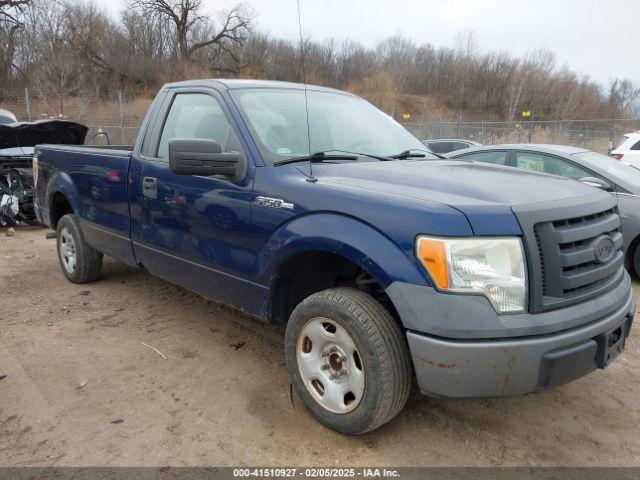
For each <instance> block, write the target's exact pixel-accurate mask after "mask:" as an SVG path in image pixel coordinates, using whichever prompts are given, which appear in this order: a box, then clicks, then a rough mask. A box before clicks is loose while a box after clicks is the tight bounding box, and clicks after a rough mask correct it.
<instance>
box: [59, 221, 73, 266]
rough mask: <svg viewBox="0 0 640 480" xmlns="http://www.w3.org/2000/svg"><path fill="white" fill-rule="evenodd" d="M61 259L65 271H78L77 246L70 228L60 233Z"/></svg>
mask: <svg viewBox="0 0 640 480" xmlns="http://www.w3.org/2000/svg"><path fill="white" fill-rule="evenodd" d="M59 245H60V246H59V248H60V258H61V259H62V265H63V266H64V269H65V270H66V271H67V272H69V273H73V272H74V271H75V269H76V244H75V242H74V241H73V236H72V235H71V232H70V231H69V229H68V228H63V229H62V231H61V232H60V243H59Z"/></svg>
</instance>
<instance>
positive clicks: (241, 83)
mask: <svg viewBox="0 0 640 480" xmlns="http://www.w3.org/2000/svg"><path fill="white" fill-rule="evenodd" d="M202 86H207V87H212V88H215V89H216V90H238V89H246V88H247V89H248V88H279V89H287V90H304V89H305V88H306V89H308V90H313V91H321V92H331V93H338V94H340V95H352V94H351V93H349V92H345V91H342V90H337V89H335V88H328V87H322V86H320V85H310V84H307V85H306V87H305V85H304V84H302V83H294V82H280V81H276V80H253V79H236V78H205V79H200V80H186V81H182V82H174V83H167V84H166V85H165V86H164V87H163V88H169V89H173V88H183V87H202Z"/></svg>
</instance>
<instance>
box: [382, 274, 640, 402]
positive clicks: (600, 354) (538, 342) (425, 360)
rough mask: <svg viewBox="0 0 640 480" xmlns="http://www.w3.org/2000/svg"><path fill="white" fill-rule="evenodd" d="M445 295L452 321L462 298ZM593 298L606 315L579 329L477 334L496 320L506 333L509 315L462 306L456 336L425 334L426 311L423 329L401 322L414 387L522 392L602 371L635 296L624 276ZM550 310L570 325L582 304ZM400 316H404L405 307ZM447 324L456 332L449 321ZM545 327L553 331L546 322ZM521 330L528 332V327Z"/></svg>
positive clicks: (453, 394) (430, 391)
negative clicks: (493, 335) (472, 331)
mask: <svg viewBox="0 0 640 480" xmlns="http://www.w3.org/2000/svg"><path fill="white" fill-rule="evenodd" d="M625 275H626V274H625ZM425 288H427V287H422V289H425ZM396 294H397V291H396V292H395V293H394V296H396V299H397V295H396ZM438 295H442V294H438ZM390 296H391V295H390ZM447 297H449V298H448V299H447V304H448V306H449V310H448V312H447V318H448V320H449V321H453V320H454V319H455V318H456V316H457V314H456V311H455V310H456V301H455V300H456V298H457V299H460V298H461V297H463V296H460V295H458V296H452V295H447ZM392 300H394V298H393V296H392ZM594 301H595V304H597V305H600V306H601V307H602V308H605V306H606V305H608V308H606V309H604V310H602V308H600V309H598V311H606V312H607V313H606V314H604V315H601V316H599V318H597V319H592V318H591V317H588V318H585V317H583V318H582V324H581V325H578V326H572V327H571V328H568V329H560V328H558V329H557V330H556V331H555V332H549V333H543V334H537V335H531V334H529V335H527V334H524V335H523V334H522V332H523V330H520V329H518V328H515V329H514V330H513V331H511V334H510V335H501V336H500V337H499V338H486V337H485V336H484V335H482V333H486V331H485V330H484V329H483V328H482V327H483V326H484V327H488V328H489V330H493V329H494V328H495V326H496V325H497V324H501V325H502V327H503V328H504V329H505V330H504V331H505V332H509V328H508V327H509V318H508V317H509V316H504V315H502V316H499V315H497V314H496V313H495V311H494V312H493V313H492V315H493V317H494V318H483V317H482V315H483V311H478V310H476V312H475V313H473V314H472V313H471V312H469V311H467V310H466V308H465V309H463V310H462V311H458V312H457V313H458V314H459V313H462V314H465V315H468V314H472V315H473V316H472V318H471V319H468V318H467V319H465V322H466V323H464V322H463V323H464V325H465V328H464V329H463V330H462V331H457V333H456V336H457V337H458V338H451V337H448V338H447V337H442V336H440V335H439V333H438V332H429V329H431V328H430V326H433V325H432V324H433V322H434V319H433V318H432V317H431V316H429V318H427V319H425V321H424V322H423V327H424V328H422V330H423V332H418V331H415V330H413V329H411V327H409V326H407V325H405V326H407V328H409V330H408V333H407V340H408V343H409V349H410V351H411V356H412V358H413V364H414V368H415V373H416V379H417V382H418V386H419V387H420V389H421V390H422V392H423V393H425V394H427V395H432V396H438V397H449V398H474V397H496V396H507V395H521V394H525V393H530V392H534V391H540V390H544V389H546V388H549V387H552V386H555V385H559V384H562V383H565V382H568V381H571V380H575V379H577V378H580V377H582V376H584V375H586V374H587V373H589V372H591V371H593V370H595V369H596V368H604V367H606V365H607V364H608V363H609V362H611V361H613V360H614V359H615V357H616V356H617V354H618V353H620V352H621V351H622V349H623V348H624V342H625V340H626V337H627V336H628V334H629V331H630V328H631V324H632V322H633V317H634V314H635V301H634V298H633V293H632V292H631V290H630V280H629V279H628V276H627V277H626V278H625V280H624V281H623V282H622V284H621V285H620V286H619V287H618V288H616V289H615V290H613V291H610V292H608V293H607V294H605V295H602V296H601V297H599V298H597V299H594ZM394 303H395V301H394ZM585 303H586V302H585ZM463 304H464V302H463ZM592 308H593V305H592ZM399 310H403V309H402V308H400V309H399ZM432 312H433V310H432ZM405 313H407V311H406V309H405ZM554 313H555V315H557V316H558V318H559V319H560V318H561V319H562V321H560V322H559V325H566V324H567V322H569V324H571V323H572V322H574V319H575V317H576V315H582V314H583V313H584V312H583V305H581V304H580V305H575V306H572V307H568V308H564V309H562V310H559V311H556V312H554ZM485 315H486V313H485ZM540 315H545V314H536V315H529V314H527V315H526V316H527V317H530V318H528V319H526V320H527V321H526V322H524V323H526V324H527V325H529V327H531V326H532V325H534V324H535V323H536V317H540ZM400 316H401V317H403V315H402V312H400ZM523 316H524V315H518V317H520V318H519V319H518V321H517V322H516V324H517V325H520V326H523V324H522V320H524V319H523V318H522V317H523ZM402 320H403V321H404V320H405V319H404V318H402ZM407 320H408V321H407V323H409V324H411V325H415V324H416V322H417V319H415V318H409V319H407ZM471 321H473V322H474V323H475V324H476V327H475V328H476V335H470V334H469V333H470V332H469V330H468V328H467V327H469V322H471ZM449 327H450V328H452V329H453V330H452V331H454V332H456V330H455V327H454V326H451V325H449ZM546 327H547V328H550V325H548V324H547V325H546ZM425 330H426V332H425ZM436 330H437V329H436ZM525 330H529V331H530V328H527V329H525ZM474 337H475V338H474Z"/></svg>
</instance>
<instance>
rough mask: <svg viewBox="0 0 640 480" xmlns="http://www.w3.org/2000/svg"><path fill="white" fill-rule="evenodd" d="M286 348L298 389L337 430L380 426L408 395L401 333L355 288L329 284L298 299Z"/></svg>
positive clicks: (406, 356)
mask: <svg viewBox="0 0 640 480" xmlns="http://www.w3.org/2000/svg"><path fill="white" fill-rule="evenodd" d="M285 353H286V357H287V366H288V368H289V373H290V375H291V378H292V383H293V386H294V388H295V389H296V392H297V394H298V395H299V396H300V398H301V399H302V400H303V402H304V404H305V405H306V407H307V408H308V409H309V410H310V411H311V412H312V413H313V415H314V416H315V417H316V418H317V419H318V420H319V421H320V422H322V423H324V424H325V425H327V426H328V427H330V428H332V429H334V430H337V431H339V432H342V433H348V434H361V433H365V432H368V431H371V430H374V429H375V428H378V427H380V426H381V425H383V424H384V423H386V422H388V421H389V420H391V419H392V418H393V417H394V416H396V415H397V414H398V412H399V411H400V410H401V409H402V407H403V406H404V404H405V402H406V400H407V398H408V396H409V389H410V385H411V360H410V356H409V351H408V347H407V344H406V341H405V338H404V335H403V333H402V331H401V330H400V328H399V326H398V324H397V323H396V322H395V320H394V319H393V317H392V316H391V315H390V314H389V312H388V311H387V310H386V309H385V308H384V307H383V306H382V304H380V303H379V302H378V301H376V300H375V299H374V298H372V297H371V296H369V295H367V294H365V293H363V292H361V291H359V290H355V289H351V288H332V289H329V290H325V291H323V292H320V293H316V294H314V295H311V296H310V297H308V298H307V299H305V300H304V301H303V302H302V303H300V305H298V306H297V307H296V309H295V310H294V312H293V313H292V314H291V318H290V319H289V323H288V324H287V331H286V336H285Z"/></svg>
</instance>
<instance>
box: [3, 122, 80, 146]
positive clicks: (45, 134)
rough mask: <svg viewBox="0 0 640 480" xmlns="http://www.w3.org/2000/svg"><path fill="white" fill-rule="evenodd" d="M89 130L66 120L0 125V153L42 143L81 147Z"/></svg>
mask: <svg viewBox="0 0 640 480" xmlns="http://www.w3.org/2000/svg"><path fill="white" fill-rule="evenodd" d="M88 131H89V129H88V128H87V127H86V126H85V125H82V124H80V123H76V122H69V121H67V120H40V121H37V122H19V123H9V124H7V125H0V151H2V150H5V149H14V148H24V147H35V146H36V145H39V144H42V143H50V144H51V143H53V144H67V145H82V144H83V143H84V139H85V137H86V136H87V132H88Z"/></svg>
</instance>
